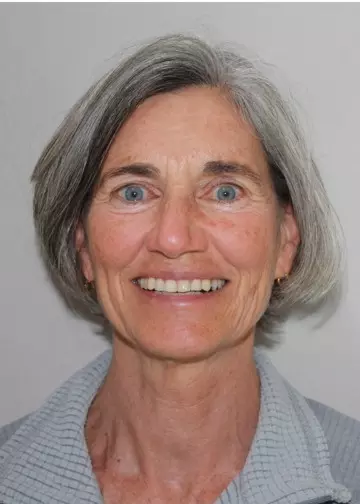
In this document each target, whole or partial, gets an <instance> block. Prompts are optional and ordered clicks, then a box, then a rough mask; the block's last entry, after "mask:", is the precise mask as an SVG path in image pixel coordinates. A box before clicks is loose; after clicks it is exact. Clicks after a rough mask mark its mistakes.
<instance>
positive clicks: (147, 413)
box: [86, 338, 260, 492]
mask: <svg viewBox="0 0 360 504" xmlns="http://www.w3.org/2000/svg"><path fill="white" fill-rule="evenodd" d="M252 348H253V338H248V339H247V340H245V341H243V342H242V343H241V344H240V345H238V346H237V347H234V348H231V349H227V350H223V351H222V352H221V353H220V352H219V354H218V355H216V356H212V357H211V358H209V359H207V360H204V361H201V362H196V363H188V364H184V363H181V364H178V363H174V362H171V363H170V362H165V361H160V360H155V359H152V358H150V357H148V356H145V355H144V354H143V353H140V352H138V351H137V350H135V349H133V348H130V347H129V346H127V345H125V344H124V343H123V342H122V341H121V340H120V339H118V338H114V351H113V359H112V362H111V365H110V369H109V372H108V375H107V377H106V379H105V382H104V384H103V386H102V388H101V389H100V391H99V393H98V395H97V397H96V398H95V400H94V402H93V404H92V406H91V408H90V411H89V415H88V421H87V426H86V438H87V442H88V446H89V451H90V455H91V457H92V460H93V466H94V469H95V470H96V468H99V470H100V471H105V470H107V469H108V468H111V472H112V473H114V472H115V473H118V474H119V475H120V474H125V473H126V474H127V475H129V473H130V474H132V475H136V476H138V477H139V476H141V477H142V478H143V479H144V480H146V481H147V485H150V486H153V487H154V488H155V487H156V486H164V482H165V483H166V484H169V485H170V486H172V487H174V486H175V487H178V488H179V489H180V488H181V489H182V491H185V490H184V489H187V490H186V492H193V491H194V488H192V487H193V486H194V482H196V483H195V484H196V485H197V484H198V485H200V486H201V485H204V484H206V481H208V480H210V479H211V478H215V476H216V475H219V474H221V475H223V479H224V480H225V482H224V481H221V483H220V487H221V486H223V487H224V486H227V484H228V483H229V482H230V481H231V479H232V478H233V477H234V476H235V474H236V473H238V472H239V471H240V470H241V469H242V467H243V465H244V463H245V460H246V457H247V454H248V452H249V449H250V446H251V443H252V440H253V436H254V434H255V430H256V425H257V421H258V413H259V402H260V391H259V379H258V375H257V371H256V366H255V363H254V360H253V351H252ZM225 483H226V484H225Z"/></svg>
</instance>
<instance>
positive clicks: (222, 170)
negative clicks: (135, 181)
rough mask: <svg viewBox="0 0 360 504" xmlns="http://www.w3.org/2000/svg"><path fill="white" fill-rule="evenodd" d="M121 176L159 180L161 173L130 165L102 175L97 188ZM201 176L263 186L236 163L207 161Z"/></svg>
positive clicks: (143, 165)
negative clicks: (239, 179)
mask: <svg viewBox="0 0 360 504" xmlns="http://www.w3.org/2000/svg"><path fill="white" fill-rule="evenodd" d="M122 175H135V176H140V177H145V178H149V179H155V180H159V179H160V178H161V171H160V170H159V168H157V167H156V166H154V165H152V164H149V163H133V164H130V165H125V166H118V167H114V168H111V169H109V170H108V171H107V172H106V173H104V175H103V176H102V177H101V179H100V181H99V187H102V186H103V185H104V184H106V183H107V182H108V181H109V180H111V179H113V178H116V177H120V176H122ZM202 175H205V176H221V175H235V176H241V177H246V178H248V179H250V180H251V181H252V182H254V183H255V184H256V185H258V186H260V187H261V186H262V185H263V182H262V180H261V177H260V175H259V174H258V173H257V172H255V171H254V170H253V169H252V168H251V167H250V166H248V165H246V164H239V163H237V162H226V161H208V162H207V163H205V166H204V169H203V171H202Z"/></svg>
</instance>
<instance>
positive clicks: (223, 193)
mask: <svg viewBox="0 0 360 504" xmlns="http://www.w3.org/2000/svg"><path fill="white" fill-rule="evenodd" d="M216 197H217V199H219V200H221V201H233V200H234V199H235V198H236V189H235V187H234V186H232V185H222V186H220V187H219V188H218V189H217V190H216Z"/></svg>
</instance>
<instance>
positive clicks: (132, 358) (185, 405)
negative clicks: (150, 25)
mask: <svg viewBox="0 0 360 504" xmlns="http://www.w3.org/2000/svg"><path fill="white" fill-rule="evenodd" d="M212 162H222V163H223V164H224V163H225V164H226V166H229V165H231V166H233V165H234V164H236V165H237V166H242V167H245V169H244V168H242V169H240V170H239V171H236V172H235V171H234V170H227V171H230V173H224V172H223V170H220V169H218V170H217V173H213V172H207V173H204V168H205V167H206V166H209V163H212ZM134 163H143V164H144V163H146V164H151V166H152V167H154V168H155V171H156V173H155V174H153V173H152V172H153V171H154V169H152V172H151V173H149V174H144V173H143V174H138V173H124V172H123V171H121V169H122V168H123V167H124V166H129V165H133V164H134ZM133 171H134V170H133ZM225 171H226V170H225ZM128 184H131V185H134V186H137V187H139V186H140V194H141V198H142V199H141V200H140V201H137V202H136V203H132V202H129V201H127V200H126V199H125V192H124V191H125V190H124V186H126V185H128ZM223 185H226V186H229V185H231V186H232V187H234V189H235V192H234V193H233V195H234V198H233V199H231V200H230V201H225V202H224V201H219V192H218V190H219V188H220V187H222V186H223ZM85 235H86V238H87V239H86V240H85ZM298 243H299V233H298V229H297V225H296V222H295V218H294V216H293V213H292V210H291V208H284V209H282V208H280V206H279V204H278V202H277V199H276V197H275V194H274V190H273V187H272V183H271V179H270V174H269V168H268V165H267V161H266V157H265V155H264V152H263V150H262V147H261V144H260V142H259V140H258V138H257V137H256V134H255V132H254V131H253V129H252V128H251V127H250V126H249V125H248V124H247V123H246V122H245V121H244V120H243V119H242V117H241V115H240V114H239V112H238V111H237V110H236V109H235V108H234V106H233V105H232V104H231V102H230V101H229V100H228V99H227V98H226V96H225V95H224V94H223V93H221V92H220V90H217V89H210V88H191V89H186V90H181V91H177V92H172V93H167V94H162V95H158V96H156V97H152V98H150V99H148V100H147V101H145V102H144V103H143V104H142V105H141V106H140V107H138V109H137V110H136V111H135V112H134V113H133V114H132V116H131V117H130V119H129V120H128V121H127V122H126V124H125V125H124V126H123V127H122V128H121V130H120V131H119V132H118V134H117V136H116V138H115V139H114V142H113V144H112V145H111V147H110V150H109V152H108V155H107V158H106V160H105V162H104V164H103V167H102V172H101V178H100V183H99V186H98V187H97V190H96V192H95V195H94V198H93V201H92V204H91V207H90V210H89V214H88V217H87V221H86V223H85V227H83V226H82V225H79V228H78V232H77V247H78V250H79V254H80V259H81V264H82V269H83V273H84V276H85V277H86V279H87V280H88V281H89V282H94V285H95V288H96V291H97V295H98V299H99V301H100V303H101V304H102V307H103V310H104V313H105V315H106V316H107V318H108V319H109V321H110V322H111V324H112V326H113V329H114V337H113V349H114V351H113V360H112V363H111V366H110V369H109V373H108V375H107V377H106V379H105V382H104V384H103V386H102V387H101V389H100V391H99V392H98V394H97V396H96V398H95V400H94V402H93V404H92V406H91V408H90V410H89V414H88V419H87V424H86V428H85V435H86V440H87V444H88V448H89V453H90V456H91V459H92V463H93V468H94V472H95V474H96V476H97V479H98V482H99V486H100V489H101V491H102V493H103V497H104V499H105V503H106V504H113V503H116V502H119V501H121V502H122V503H127V502H129V503H130V502H132V503H134V502H139V503H140V502H141V503H144V502H151V503H157V504H160V503H163V502H164V503H165V502H167V503H169V502H172V503H180V502H181V503H182V502H184V503H185V502H186V503H188V504H189V503H190V504H191V503H195V502H201V503H204V504H206V503H211V502H214V501H215V500H216V498H217V497H218V496H219V495H220V493H221V492H222V490H223V489H224V488H226V486H227V485H228V484H229V482H230V481H231V480H232V479H233V477H234V476H235V475H236V474H237V473H238V472H239V471H240V470H241V469H242V467H243V466H244V464H245V461H246V457H247V455H248V452H249V450H250V447H251V442H252V440H253V436H254V433H255V430H256V425H257V421H258V413H259V396H260V392H259V378H258V375H257V371H256V367H255V364H254V361H253V345H254V332H255V327H256V324H257V322H258V320H259V319H260V318H261V316H262V314H263V313H264V311H265V310H266V307H267V305H268V301H269V298H270V295H271V289H272V286H273V283H274V280H275V279H276V278H278V277H283V276H284V275H286V274H288V273H289V272H290V270H291V266H292V263H293V260H294V257H295V254H296V250H297V246H298ZM138 277H160V278H164V277H165V278H174V277H175V278H189V277H192V278H210V279H212V278H224V279H227V280H228V282H227V284H226V286H225V287H224V289H222V290H220V291H218V292H215V293H213V294H206V295H203V294H199V295H197V296H176V295H157V296H156V295H155V296H154V295H150V294H149V293H147V292H145V291H143V290H141V289H140V287H138V286H137V285H135V284H134V283H133V282H132V280H133V279H134V278H138ZM120 497H121V498H120Z"/></svg>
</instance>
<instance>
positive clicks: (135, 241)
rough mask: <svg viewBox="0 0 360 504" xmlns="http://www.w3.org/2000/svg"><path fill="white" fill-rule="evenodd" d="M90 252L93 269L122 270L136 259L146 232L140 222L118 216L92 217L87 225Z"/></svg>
mask: <svg viewBox="0 0 360 504" xmlns="http://www.w3.org/2000/svg"><path fill="white" fill-rule="evenodd" d="M88 230H89V242H90V250H91V256H92V259H93V261H94V262H95V267H96V266H100V267H106V268H109V269H113V268H114V269H119V268H122V267H124V266H126V265H128V264H129V263H131V261H132V260H133V259H134V258H135V257H136V254H137V253H138V251H139V249H140V247H141V245H142V243H143V240H144V235H145V231H146V227H145V226H142V225H141V222H137V223H136V224H135V223H134V222H133V220H132V219H126V218H125V219H124V218H119V216H106V218H105V217H104V216H101V215H98V216H93V218H92V220H91V222H90V225H89V228H88Z"/></svg>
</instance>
